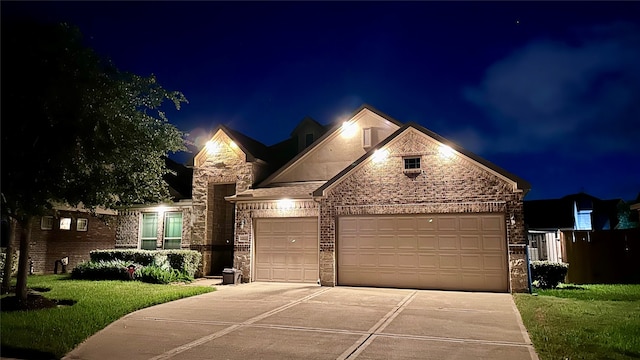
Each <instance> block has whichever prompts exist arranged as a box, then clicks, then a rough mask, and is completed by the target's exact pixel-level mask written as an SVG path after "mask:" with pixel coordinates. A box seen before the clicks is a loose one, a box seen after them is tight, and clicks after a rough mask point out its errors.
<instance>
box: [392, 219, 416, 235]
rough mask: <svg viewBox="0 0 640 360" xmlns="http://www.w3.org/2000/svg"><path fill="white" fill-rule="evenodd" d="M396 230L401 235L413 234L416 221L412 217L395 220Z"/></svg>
mask: <svg viewBox="0 0 640 360" xmlns="http://www.w3.org/2000/svg"><path fill="white" fill-rule="evenodd" d="M396 224H397V226H396V228H397V229H396V230H397V231H398V232H399V233H401V232H403V231H407V232H410V233H411V232H414V231H415V229H416V220H415V218H412V217H398V218H396Z"/></svg>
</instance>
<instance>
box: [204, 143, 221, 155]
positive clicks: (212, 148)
mask: <svg viewBox="0 0 640 360" xmlns="http://www.w3.org/2000/svg"><path fill="white" fill-rule="evenodd" d="M205 147H206V148H207V154H209V155H215V154H217V153H218V151H219V150H220V144H218V143H217V142H216V141H213V140H209V141H207V143H206V144H205Z"/></svg>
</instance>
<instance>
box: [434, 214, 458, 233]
mask: <svg viewBox="0 0 640 360" xmlns="http://www.w3.org/2000/svg"><path fill="white" fill-rule="evenodd" d="M456 220H457V218H456V217H452V216H441V217H439V218H438V228H437V230H438V231H456V230H457V229H458V223H457V221H456Z"/></svg>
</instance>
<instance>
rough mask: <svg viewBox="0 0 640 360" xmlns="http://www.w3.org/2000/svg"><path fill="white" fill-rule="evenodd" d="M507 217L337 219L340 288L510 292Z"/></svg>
mask: <svg viewBox="0 0 640 360" xmlns="http://www.w3.org/2000/svg"><path fill="white" fill-rule="evenodd" d="M504 221H505V220H504V215H502V214H498V215H496V214H439V215H397V216H389V215H371V216H357V217H355V216H344V217H340V218H339V220H338V226H339V228H338V231H339V233H338V284H340V285H354V286H382V287H402V288H417V289H444V290H474V291H508V274H509V272H508V268H507V244H506V234H505V223H504Z"/></svg>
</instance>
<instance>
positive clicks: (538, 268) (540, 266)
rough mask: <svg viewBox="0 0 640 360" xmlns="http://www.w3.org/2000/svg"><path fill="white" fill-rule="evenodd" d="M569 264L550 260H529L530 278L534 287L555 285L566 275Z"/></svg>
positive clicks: (544, 287) (552, 286)
mask: <svg viewBox="0 0 640 360" xmlns="http://www.w3.org/2000/svg"><path fill="white" fill-rule="evenodd" d="M568 270H569V264H567V263H558V262H550V261H532V262H531V280H532V281H533V282H534V285H535V286H536V287H539V288H541V289H550V288H555V287H557V286H558V285H559V284H560V283H561V282H562V281H564V277H565V276H567V271H568Z"/></svg>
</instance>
